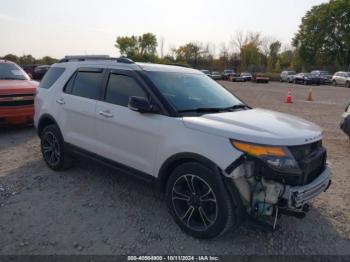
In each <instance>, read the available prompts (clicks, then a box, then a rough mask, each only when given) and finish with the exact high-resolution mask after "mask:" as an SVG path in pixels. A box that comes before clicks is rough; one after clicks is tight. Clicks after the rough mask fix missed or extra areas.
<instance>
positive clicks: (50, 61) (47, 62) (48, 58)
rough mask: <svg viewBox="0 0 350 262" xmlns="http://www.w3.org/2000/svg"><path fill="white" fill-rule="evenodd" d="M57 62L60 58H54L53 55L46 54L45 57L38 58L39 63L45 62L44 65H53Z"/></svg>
mask: <svg viewBox="0 0 350 262" xmlns="http://www.w3.org/2000/svg"><path fill="white" fill-rule="evenodd" d="M57 62H58V59H56V58H53V57H51V56H44V57H43V58H41V59H39V60H37V63H38V64H43V65H52V64H54V63H57Z"/></svg>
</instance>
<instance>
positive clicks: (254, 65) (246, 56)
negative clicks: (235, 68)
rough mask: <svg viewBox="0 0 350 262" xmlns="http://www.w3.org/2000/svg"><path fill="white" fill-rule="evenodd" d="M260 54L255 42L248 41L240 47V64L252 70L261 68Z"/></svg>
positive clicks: (245, 68)
mask: <svg viewBox="0 0 350 262" xmlns="http://www.w3.org/2000/svg"><path fill="white" fill-rule="evenodd" d="M260 62H261V54H260V51H259V47H258V46H257V45H256V43H255V42H249V43H247V44H245V45H243V46H242V48H241V66H242V69H243V70H249V71H252V72H256V71H260V70H261V65H260Z"/></svg>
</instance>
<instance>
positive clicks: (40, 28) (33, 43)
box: [0, 0, 327, 58]
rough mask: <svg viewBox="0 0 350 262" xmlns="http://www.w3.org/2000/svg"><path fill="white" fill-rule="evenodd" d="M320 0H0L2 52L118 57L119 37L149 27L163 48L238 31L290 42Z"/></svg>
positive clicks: (218, 40)
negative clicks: (116, 43) (304, 18)
mask: <svg viewBox="0 0 350 262" xmlns="http://www.w3.org/2000/svg"><path fill="white" fill-rule="evenodd" d="M323 2H327V1H326V0H264V1H261V0H216V1H213V0H211V1H208V0H172V1H170V0H30V1H28V0H0V56H3V55H5V54H8V53H13V54H16V55H23V54H32V55H33V56H34V57H36V58H40V57H43V56H45V55H49V56H52V57H56V58H61V57H64V56H65V55H77V54H108V55H111V56H118V55H119V53H118V50H117V49H116V48H115V47H114V44H115V41H116V38H117V36H125V35H141V34H143V33H146V32H152V33H154V34H155V35H156V36H157V38H158V42H159V40H160V39H164V53H167V51H168V50H171V48H174V47H178V46H179V45H182V44H185V43H188V42H199V43H203V44H205V43H212V44H214V46H216V48H215V49H214V51H215V52H218V49H219V48H220V46H221V45H222V43H225V44H226V45H227V46H230V42H231V39H232V37H234V36H235V34H236V32H238V31H241V32H260V33H261V34H262V35H263V36H265V37H269V38H273V39H276V40H280V41H281V42H282V43H283V44H284V45H288V44H290V42H291V39H292V38H293V36H294V34H295V32H296V31H297V30H298V26H299V24H300V23H301V19H302V17H303V16H304V15H305V13H306V12H307V11H308V10H309V9H310V8H311V7H312V6H314V5H317V4H320V3H323Z"/></svg>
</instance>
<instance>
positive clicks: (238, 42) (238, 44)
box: [230, 31, 247, 52]
mask: <svg viewBox="0 0 350 262" xmlns="http://www.w3.org/2000/svg"><path fill="white" fill-rule="evenodd" d="M246 42H247V38H246V36H245V35H244V33H243V32H242V31H236V33H235V35H234V36H231V41H230V44H231V45H232V47H233V48H232V49H233V50H235V51H238V52H240V50H241V49H242V47H243V46H244V45H245V44H246Z"/></svg>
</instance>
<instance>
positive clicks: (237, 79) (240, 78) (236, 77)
mask: <svg viewBox="0 0 350 262" xmlns="http://www.w3.org/2000/svg"><path fill="white" fill-rule="evenodd" d="M229 80H230V81H231V82H244V81H245V78H244V77H243V76H241V75H240V74H233V75H231V76H230V77H229Z"/></svg>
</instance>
